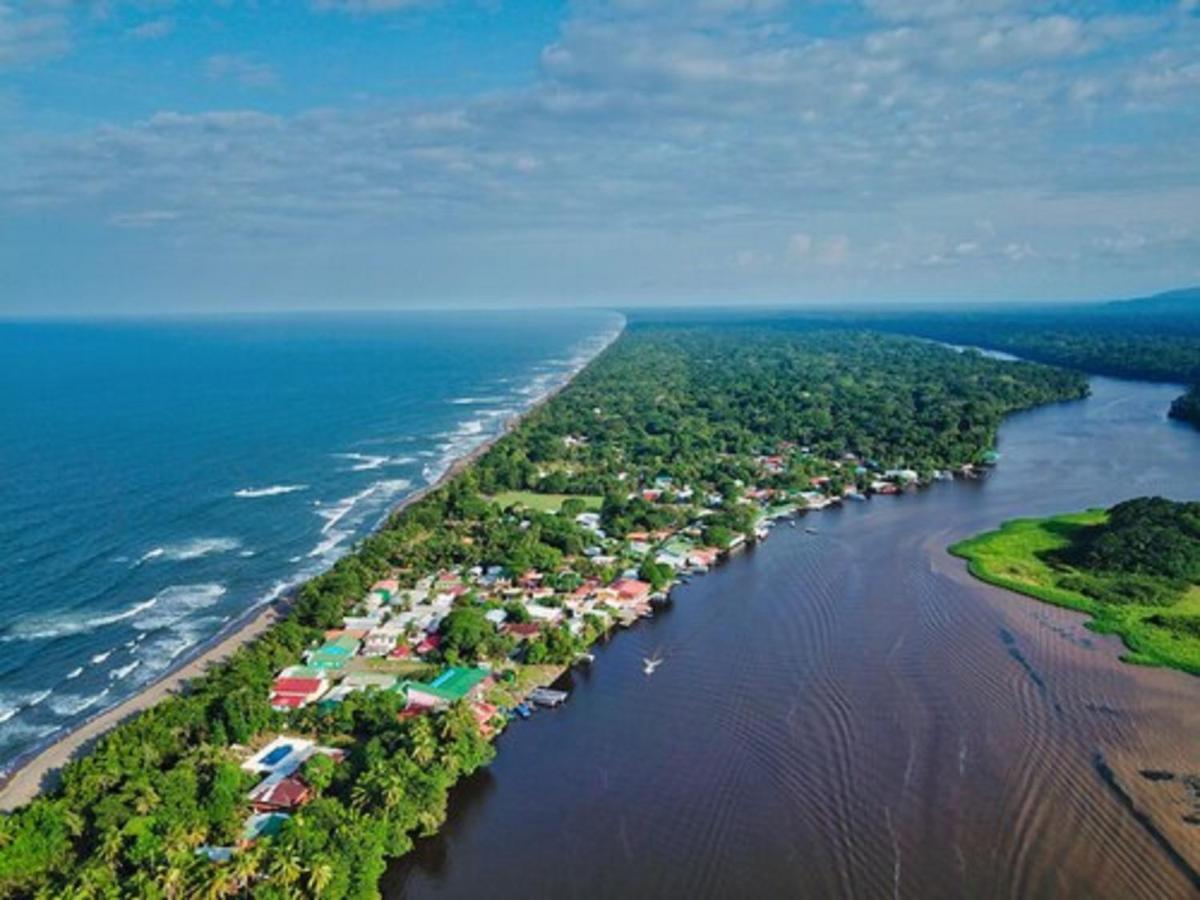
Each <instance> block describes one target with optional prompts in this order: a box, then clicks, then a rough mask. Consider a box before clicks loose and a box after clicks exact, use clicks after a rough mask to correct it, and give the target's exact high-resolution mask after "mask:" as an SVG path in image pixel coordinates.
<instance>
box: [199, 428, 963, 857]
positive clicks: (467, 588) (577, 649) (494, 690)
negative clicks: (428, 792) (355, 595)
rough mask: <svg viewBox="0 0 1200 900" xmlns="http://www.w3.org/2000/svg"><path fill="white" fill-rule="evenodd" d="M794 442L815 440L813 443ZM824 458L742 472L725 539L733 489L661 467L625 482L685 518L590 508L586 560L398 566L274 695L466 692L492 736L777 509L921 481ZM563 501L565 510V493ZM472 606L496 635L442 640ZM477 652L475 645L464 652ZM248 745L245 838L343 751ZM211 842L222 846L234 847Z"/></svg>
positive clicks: (294, 741) (581, 521)
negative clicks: (804, 480) (808, 474)
mask: <svg viewBox="0 0 1200 900" xmlns="http://www.w3.org/2000/svg"><path fill="white" fill-rule="evenodd" d="M796 449H797V448H792V447H790V446H784V447H782V448H781V450H780V452H778V453H776V454H771V455H762V456H758V457H756V458H755V465H756V467H757V469H758V471H759V472H760V473H761V474H762V476H763V480H764V481H768V482H769V481H771V480H772V479H773V476H778V475H781V474H783V473H784V472H785V471H786V469H787V467H788V465H789V454H790V453H793V452H794V451H795V450H796ZM798 450H799V451H800V452H802V453H807V448H798ZM830 469H831V474H830V475H817V476H813V477H812V478H810V479H809V483H808V485H807V486H806V487H805V488H804V489H784V488H778V487H762V486H757V485H753V484H749V485H745V484H740V483H739V484H738V489H739V492H740V496H738V497H736V498H735V499H734V501H733V502H734V503H735V504H736V505H738V506H740V507H743V508H744V511H745V512H747V513H749V515H748V516H745V518H746V520H747V521H750V522H752V523H753V524H752V526H751V527H750V528H749V529H748V530H747V531H746V532H737V533H732V534H729V535H728V536H727V537H725V538H724V540H723V543H722V545H721V546H716V545H713V544H706V543H705V542H704V540H703V537H704V535H705V534H706V531H705V520H706V519H708V518H710V517H712V516H713V515H715V514H716V511H717V510H719V509H720V508H721V507H722V506H723V505H725V504H726V503H727V502H728V499H727V498H726V497H724V496H722V495H721V494H719V493H716V492H714V491H711V490H709V491H697V490H696V489H694V488H693V487H691V486H690V485H677V484H675V482H674V481H673V479H672V478H670V477H669V476H666V475H660V476H658V477H656V478H654V479H653V480H650V481H648V482H647V483H645V484H644V485H641V486H639V488H638V489H637V490H635V491H631V492H630V494H629V498H630V499H633V498H638V499H640V500H641V501H644V502H646V503H651V504H668V505H672V506H677V507H682V508H685V509H687V510H688V513H689V516H688V521H687V523H686V524H685V525H683V526H682V527H678V528H662V529H658V530H655V531H630V532H627V533H625V534H623V535H619V536H618V535H611V534H608V533H606V531H605V529H604V527H603V522H602V516H601V514H600V512H599V511H597V510H595V509H585V510H584V511H582V512H578V513H576V514H575V515H574V516H573V521H574V523H575V524H576V525H577V526H578V527H579V528H580V529H582V530H583V531H584V532H585V533H586V534H587V535H588V537H589V539H590V543H589V545H588V546H587V547H586V548H585V549H584V550H583V553H582V554H581V556H580V558H579V560H578V561H575V560H571V559H567V560H564V564H563V566H562V567H561V569H560V570H558V571H555V572H543V571H539V570H538V569H536V568H531V569H528V570H525V571H520V572H511V571H508V570H507V569H506V568H505V567H503V566H501V565H489V566H482V565H476V566H472V567H465V568H461V569H442V570H440V571H437V572H434V573H431V574H427V575H424V576H423V577H420V578H416V579H413V578H412V574H411V573H407V572H397V573H395V575H394V576H393V577H388V578H383V579H381V580H379V581H377V582H376V583H375V584H374V585H372V586H371V588H370V590H369V592H368V593H367V594H366V595H365V596H364V597H362V598H361V601H360V602H359V603H358V604H357V605H356V606H355V607H354V608H353V609H352V610H351V614H350V615H348V616H346V618H345V620H344V621H343V622H342V625H341V627H340V628H337V629H333V630H329V631H327V632H326V633H325V634H324V639H323V641H321V642H319V643H317V644H315V645H314V646H312V647H311V648H310V649H309V650H308V651H307V652H306V653H305V657H304V660H303V662H302V663H300V664H297V665H293V666H289V667H287V668H285V669H283V670H282V671H280V672H279V673H278V674H277V677H276V678H275V680H274V683H273V686H272V690H271V696H270V704H271V707H272V708H273V709H274V710H275V711H277V712H279V713H283V714H290V713H294V712H296V711H301V710H306V709H310V708H313V707H315V708H316V710H317V711H318V712H326V711H329V710H331V709H333V708H335V707H336V706H337V705H338V704H341V703H343V702H344V701H345V700H346V699H347V698H348V697H350V696H352V695H354V694H356V693H359V692H369V691H385V692H392V693H395V694H397V695H398V696H399V698H400V699H401V701H402V711H401V712H400V713H399V715H400V717H401V718H413V717H417V716H423V715H427V714H429V713H431V712H434V711H437V710H442V709H446V708H448V707H450V706H451V705H453V704H459V703H461V704H465V706H466V707H467V708H469V710H470V711H471V714H472V716H473V717H474V720H475V722H476V724H477V726H478V728H479V730H480V733H481V734H482V735H483V736H484V737H485V738H487V739H492V738H494V737H495V736H496V735H497V734H499V732H500V731H501V730H502V729H503V728H504V727H505V725H506V724H507V723H508V722H509V721H511V720H513V719H514V718H528V717H529V716H530V715H532V714H533V712H534V711H535V710H536V709H537V708H539V707H554V706H557V705H559V704H560V703H562V702H564V701H565V700H566V698H567V694H566V692H564V691H556V690H553V689H552V688H551V685H552V684H553V683H554V682H555V681H557V680H558V679H559V678H560V676H561V675H562V674H563V672H564V671H565V670H566V669H567V668H568V667H569V666H571V665H574V664H585V663H588V662H591V661H592V659H593V657H592V655H591V654H590V653H589V652H588V648H589V647H590V646H591V645H592V644H593V643H594V642H595V641H596V640H598V639H599V638H600V637H602V636H604V635H607V634H609V633H611V632H612V631H613V630H614V629H616V628H625V627H629V626H631V625H633V624H634V623H636V622H637V621H638V620H639V619H642V618H646V617H650V616H652V615H653V614H654V610H655V608H656V607H659V606H661V605H664V604H666V603H668V602H670V599H671V592H672V589H673V588H674V587H675V586H676V585H678V584H680V583H681V582H685V581H686V580H687V579H688V578H689V577H692V576H696V575H702V574H704V573H706V572H708V571H709V570H710V569H711V568H712V567H713V566H715V565H717V564H718V562H719V561H720V560H721V559H723V558H724V557H725V556H727V555H728V554H731V553H735V552H738V551H739V550H740V549H741V548H743V547H744V546H746V545H747V544H748V543H754V542H758V541H762V540H764V539H766V537H767V536H768V534H769V532H770V529H771V528H772V527H773V526H774V525H775V524H776V523H777V522H779V521H781V520H789V521H790V524H791V525H792V526H795V525H796V517H797V516H798V514H801V513H805V512H808V511H816V510H822V509H825V508H827V507H830V506H833V505H836V504H839V503H841V502H842V501H843V500H847V499H850V500H866V499H867V497H868V496H869V495H871V494H898V493H901V492H902V491H904V490H906V489H908V488H912V487H915V486H918V485H920V484H922V483H923V482H924V479H922V478H921V477H920V475H919V474H918V473H917V472H916V471H914V470H911V469H889V470H879V469H878V467H874V466H873V464H870V463H864V462H862V461H860V460H858V459H857V458H855V457H853V456H851V455H847V456H846V457H844V458H843V459H841V460H837V461H835V462H833V463H832V464H831V465H830ZM843 469H844V470H845V471H841V470H843ZM979 471H980V470H979V469H978V468H977V467H972V466H964V467H962V469H961V470H957V471H955V472H950V471H939V472H935V473H933V475H932V476H931V477H932V479H933V480H945V479H949V478H952V477H954V476H955V475H961V476H965V477H974V476H975V475H977V474H978V472H979ZM540 496H543V495H536V494H531V495H528V496H526V497H523V498H520V497H519V498H517V499H516V502H511V501H512V499H513V498H511V497H510V498H506V499H507V500H508V501H509V506H508V508H507V512H508V514H509V515H513V516H520V515H521V514H522V511H523V509H524V506H523V504H522V502H521V501H522V500H524V501H527V502H533V501H535V500H537V499H540ZM559 514H560V515H562V514H564V513H563V512H562V511H561V504H560V510H559ZM527 525H528V522H527V521H522V522H521V523H520V527H525V526H527ZM808 530H809V531H812V530H813V529H811V528H809V529H808ZM575 562H577V563H578V564H575V565H573V564H572V563H575ZM599 570H605V571H615V572H616V574H615V576H614V577H612V578H610V579H607V580H605V579H602V578H599V577H597V576H596V575H595V574H588V573H595V572H597V571H599ZM647 573H649V574H650V577H647ZM465 609H470V610H478V611H479V612H480V613H481V618H482V621H483V622H486V626H484V627H485V628H486V629H487V633H488V635H489V636H490V637H491V638H494V639H495V640H494V641H491V642H486V641H485V643H486V646H483V645H482V644H481V646H480V648H478V649H477V651H476V652H475V653H474V654H464V653H463V652H462V648H460V647H454V648H448V647H447V646H446V639H447V630H448V623H449V622H450V621H452V619H453V617H454V615H455V612H456V611H461V610H465ZM548 636H555V637H559V638H560V640H558V641H557V642H556V645H557V646H556V651H555V652H553V653H547V652H546V651H545V648H544V646H539V645H542V644H545V643H546V638H547V637H548ZM535 647H536V648H537V650H536V651H535V649H534V648H535ZM497 648H499V649H500V652H499V653H497V652H495V651H496V649H497ZM488 650H490V651H492V652H491V653H489V652H487V651H488ZM469 655H474V657H475V658H473V659H465V658H464V656H469ZM652 670H653V667H651V668H650V669H648V672H650V671H652ZM245 749H246V759H245V761H244V763H243V764H242V768H243V769H244V770H245V771H247V772H251V773H254V774H256V775H260V776H262V777H261V780H260V781H259V782H258V783H257V784H256V785H255V786H254V787H253V789H252V790H251V791H250V793H249V796H248V800H249V803H250V806H251V808H252V810H253V814H252V815H251V816H250V817H249V818H248V819H247V821H246V823H245V828H244V832H243V845H245V844H248V843H250V842H253V841H254V840H255V839H257V838H260V837H264V836H270V835H272V834H274V833H277V832H278V830H279V828H280V827H281V826H282V823H283V822H284V821H286V819H287V817H288V816H289V815H291V814H293V813H295V812H296V811H297V810H298V809H300V808H301V807H302V806H303V805H304V804H305V803H307V802H308V801H309V799H310V798H311V797H312V796H313V795H314V792H313V790H312V789H311V786H310V785H308V784H307V783H306V782H305V778H304V774H303V767H304V765H305V763H306V762H307V761H308V760H309V759H311V758H313V757H314V756H315V755H321V756H325V757H326V758H328V759H330V760H332V761H333V762H334V763H335V764H336V763H337V762H339V761H340V760H341V759H342V757H343V755H344V752H343V751H342V750H339V749H334V748H330V747H321V746H318V745H317V744H316V742H315V741H314V740H312V739H310V738H307V737H303V736H300V735H292V734H280V735H278V736H276V737H274V738H273V739H271V740H270V741H269V742H268V743H266V744H265V745H263V746H258V747H254V748H245ZM207 852H209V853H210V855H212V854H216V855H215V856H214V858H219V857H221V856H223V855H224V854H226V853H227V852H230V851H229V849H228V848H208V850H207Z"/></svg>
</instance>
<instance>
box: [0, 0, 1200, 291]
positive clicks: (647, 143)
mask: <svg viewBox="0 0 1200 900" xmlns="http://www.w3.org/2000/svg"><path fill="white" fill-rule="evenodd" d="M1198 98H1200V2H1198V0H1162V2H1130V0H1123V2H1118V0H1088V2H1075V3H1055V2H1042V0H809V2H787V0H671V2H668V0H539V2H536V3H534V2H521V3H518V2H514V0H205V2H184V0H0V314H10V315H39V314H63V313H67V314H70V313H88V314H93V313H106V312H120V313H130V312H132V313H138V312H171V311H183V310H187V311H192V310H201V311H203V310H213V311H216V310H260V309H283V308H288V309H291V308H322V309H331V308H332V309H337V308H380V307H406V306H419V307H430V306H434V307H437V306H449V305H465V306H478V305H506V304H507V305H521V306H536V305H541V304H548V305H560V304H572V303H575V304H589V305H593V304H640V303H656V302H664V303H690V302H696V303H775V302H820V303H824V304H836V303H852V302H888V301H895V302H912V301H930V302H949V301H956V300H972V301H974V300H998V299H1019V300H1026V299H1047V300H1051V299H1079V298H1089V297H1116V296H1126V295H1134V294H1140V293H1146V292H1151V291H1155V290H1159V289H1165V288H1169V287H1173V286H1179V285H1184V284H1194V283H1200V163H1197V160H1200V99H1198Z"/></svg>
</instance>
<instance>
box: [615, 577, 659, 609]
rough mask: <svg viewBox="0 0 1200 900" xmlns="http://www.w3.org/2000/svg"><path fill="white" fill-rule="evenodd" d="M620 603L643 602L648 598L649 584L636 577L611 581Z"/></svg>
mask: <svg viewBox="0 0 1200 900" xmlns="http://www.w3.org/2000/svg"><path fill="white" fill-rule="evenodd" d="M612 589H613V590H614V591H616V594H617V600H618V601H619V602H621V603H645V602H646V601H648V600H649V599H650V585H649V584H647V583H646V582H644V581H638V580H637V579H636V578H619V579H617V580H616V581H614V582H613V583H612Z"/></svg>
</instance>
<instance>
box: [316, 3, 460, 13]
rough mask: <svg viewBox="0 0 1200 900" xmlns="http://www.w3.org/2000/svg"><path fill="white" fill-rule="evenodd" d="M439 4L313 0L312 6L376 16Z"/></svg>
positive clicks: (318, 8) (323, 9)
mask: <svg viewBox="0 0 1200 900" xmlns="http://www.w3.org/2000/svg"><path fill="white" fill-rule="evenodd" d="M437 2H439V0H312V6H313V9H317V10H322V11H334V12H344V13H350V14H352V15H376V14H380V13H392V12H398V11H400V10H407V9H416V8H418V7H422V6H432V5H435V4H436V3H437Z"/></svg>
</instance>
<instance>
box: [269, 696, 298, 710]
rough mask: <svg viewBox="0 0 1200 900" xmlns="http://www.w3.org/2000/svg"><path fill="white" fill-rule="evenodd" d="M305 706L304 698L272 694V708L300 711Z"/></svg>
mask: <svg viewBox="0 0 1200 900" xmlns="http://www.w3.org/2000/svg"><path fill="white" fill-rule="evenodd" d="M303 705H304V698H303V697H301V696H298V695H297V694H272V695H271V706H272V708H280V707H282V708H284V709H299V708H300V707H301V706H303Z"/></svg>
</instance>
